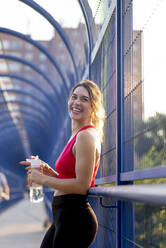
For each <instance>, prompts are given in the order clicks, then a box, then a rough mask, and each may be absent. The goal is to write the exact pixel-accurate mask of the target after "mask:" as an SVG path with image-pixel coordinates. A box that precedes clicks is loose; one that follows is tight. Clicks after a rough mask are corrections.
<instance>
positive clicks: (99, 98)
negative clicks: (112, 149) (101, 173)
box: [70, 79, 105, 141]
mask: <svg viewBox="0 0 166 248" xmlns="http://www.w3.org/2000/svg"><path fill="white" fill-rule="evenodd" d="M80 86H82V87H84V88H85V89H86V90H87V91H88V93H89V97H90V101H91V104H92V109H93V112H92V124H93V125H94V127H95V128H96V129H97V131H98V132H99V135H100V140H101V141H102V138H103V126H104V120H105V109H104V106H103V95H102V93H101V91H100V89H99V87H98V85H97V84H96V83H95V82H93V81H91V80H88V79H86V80H83V81H81V82H80V83H78V84H76V85H75V86H74V87H73V88H72V90H71V93H70V96H71V95H72V93H73V92H74V90H75V89H76V88H78V87H80Z"/></svg>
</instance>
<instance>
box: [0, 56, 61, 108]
mask: <svg viewBox="0 0 166 248" xmlns="http://www.w3.org/2000/svg"><path fill="white" fill-rule="evenodd" d="M0 59H6V60H12V61H16V62H18V63H21V64H24V65H27V66H29V67H30V68H31V69H33V70H34V71H36V72H37V73H39V74H40V75H41V76H42V77H43V78H44V79H45V80H46V81H47V82H48V84H49V85H50V86H51V88H52V89H53V91H54V93H55V94H56V96H57V98H58V100H59V101H61V98H60V96H59V95H58V94H57V89H56V88H55V86H54V84H53V82H52V81H51V80H50V79H49V78H48V76H47V75H46V74H45V73H44V72H43V71H41V70H40V69H39V68H38V67H37V66H36V65H34V64H32V63H30V62H28V61H27V60H25V59H22V58H19V57H16V56H12V55H7V54H0ZM59 101H56V104H58V102H59Z"/></svg>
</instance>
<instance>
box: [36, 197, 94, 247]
mask: <svg viewBox="0 0 166 248" xmlns="http://www.w3.org/2000/svg"><path fill="white" fill-rule="evenodd" d="M52 212H53V223H52V225H51V227H50V228H49V229H48V231H47V232H46V234H45V237H44V239H43V241H42V244H41V246H40V248H67V247H72V248H88V247H89V246H90V245H91V244H92V243H93V241H94V239H95V236H96V232H97V228H98V223H97V219H96V216H95V214H94V212H93V210H92V208H91V206H90V204H89V202H88V200H87V196H84V195H79V194H69V195H63V196H56V197H54V198H53V202H52Z"/></svg>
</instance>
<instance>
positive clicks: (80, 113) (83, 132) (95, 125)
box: [20, 80, 104, 248]
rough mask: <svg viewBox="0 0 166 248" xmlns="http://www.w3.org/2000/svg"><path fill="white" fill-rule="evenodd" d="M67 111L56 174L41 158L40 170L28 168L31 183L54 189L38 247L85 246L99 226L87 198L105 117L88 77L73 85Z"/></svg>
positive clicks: (96, 166) (96, 162) (97, 157)
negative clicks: (68, 130)
mask: <svg viewBox="0 0 166 248" xmlns="http://www.w3.org/2000/svg"><path fill="white" fill-rule="evenodd" d="M68 112H69V115H70V118H71V121H72V136H71V138H70V139H69V141H68V143H67V144H66V146H65V148H64V150H63V151H62V153H61V155H60V156H59V158H58V159H57V161H56V163H55V169H56V171H57V172H58V173H59V174H58V175H57V174H56V172H55V171H54V170H53V169H52V168H51V167H49V165H47V164H46V163H44V162H43V161H41V167H40V171H39V170H35V169H31V168H28V182H29V184H30V185H31V184H32V182H35V183H37V184H41V185H46V186H49V187H51V188H53V189H55V193H54V197H53V202H52V211H53V224H52V225H51V227H50V228H49V230H48V231H47V233H46V235H45V237H44V239H43V242H42V244H41V248H46V247H47V248H51V247H52V248H53V247H55V248H66V247H72V248H87V247H89V246H90V245H91V244H92V242H93V241H94V239H95V236H96V232H97V227H98V223H97V219H96V216H95V214H94V212H93V210H92V208H91V207H90V205H89V203H88V200H87V192H88V189H89V188H90V187H93V186H94V180H95V176H96V173H97V169H98V165H99V160H100V141H101V137H102V127H103V120H104V108H103V105H102V94H101V92H100V90H99V88H98V86H97V85H96V84H95V83H94V82H92V81H90V80H84V81H81V82H80V83H78V84H77V85H76V86H74V88H73V89H72V90H71V94H70V96H69V100H68ZM31 158H34V157H31ZM20 163H21V164H28V162H24V161H23V162H20Z"/></svg>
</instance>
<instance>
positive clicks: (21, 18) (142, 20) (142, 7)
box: [0, 0, 166, 118]
mask: <svg viewBox="0 0 166 248" xmlns="http://www.w3.org/2000/svg"><path fill="white" fill-rule="evenodd" d="M0 2H1V15H0V26H2V27H7V28H11V29H14V30H16V31H19V32H23V33H28V34H31V35H32V37H33V38H34V39H51V37H52V35H53V28H52V26H51V25H50V24H49V23H48V22H47V21H46V20H45V19H44V18H43V17H42V16H41V15H39V14H36V12H35V11H34V10H33V9H32V8H30V7H29V6H27V5H25V4H24V3H22V2H20V1H18V0H0ZM36 2H37V3H38V4H39V5H41V6H42V7H44V8H45V9H46V10H47V11H48V12H49V13H50V14H51V15H52V16H53V17H54V18H55V19H56V20H57V21H58V22H59V23H60V24H61V25H63V26H65V27H76V26H77V25H78V23H79V22H80V21H82V20H83V16H82V12H81V10H80V7H79V4H78V2H77V0H70V1H69V0H36ZM89 2H90V3H91V4H93V2H94V3H95V2H97V1H92V0H90V1H89ZM94 7H96V6H94ZM133 11H134V15H133V16H134V18H133V28H134V30H143V77H144V82H145V83H144V111H145V112H144V113H145V118H148V117H149V116H151V115H154V114H155V112H163V113H166V107H165V106H166V97H165V92H166V73H165V70H166V69H165V65H166V63H165V60H166V46H165V44H166V32H165V27H164V28H162V25H163V23H166V15H165V12H166V0H146V1H145V0H134V1H133Z"/></svg>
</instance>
